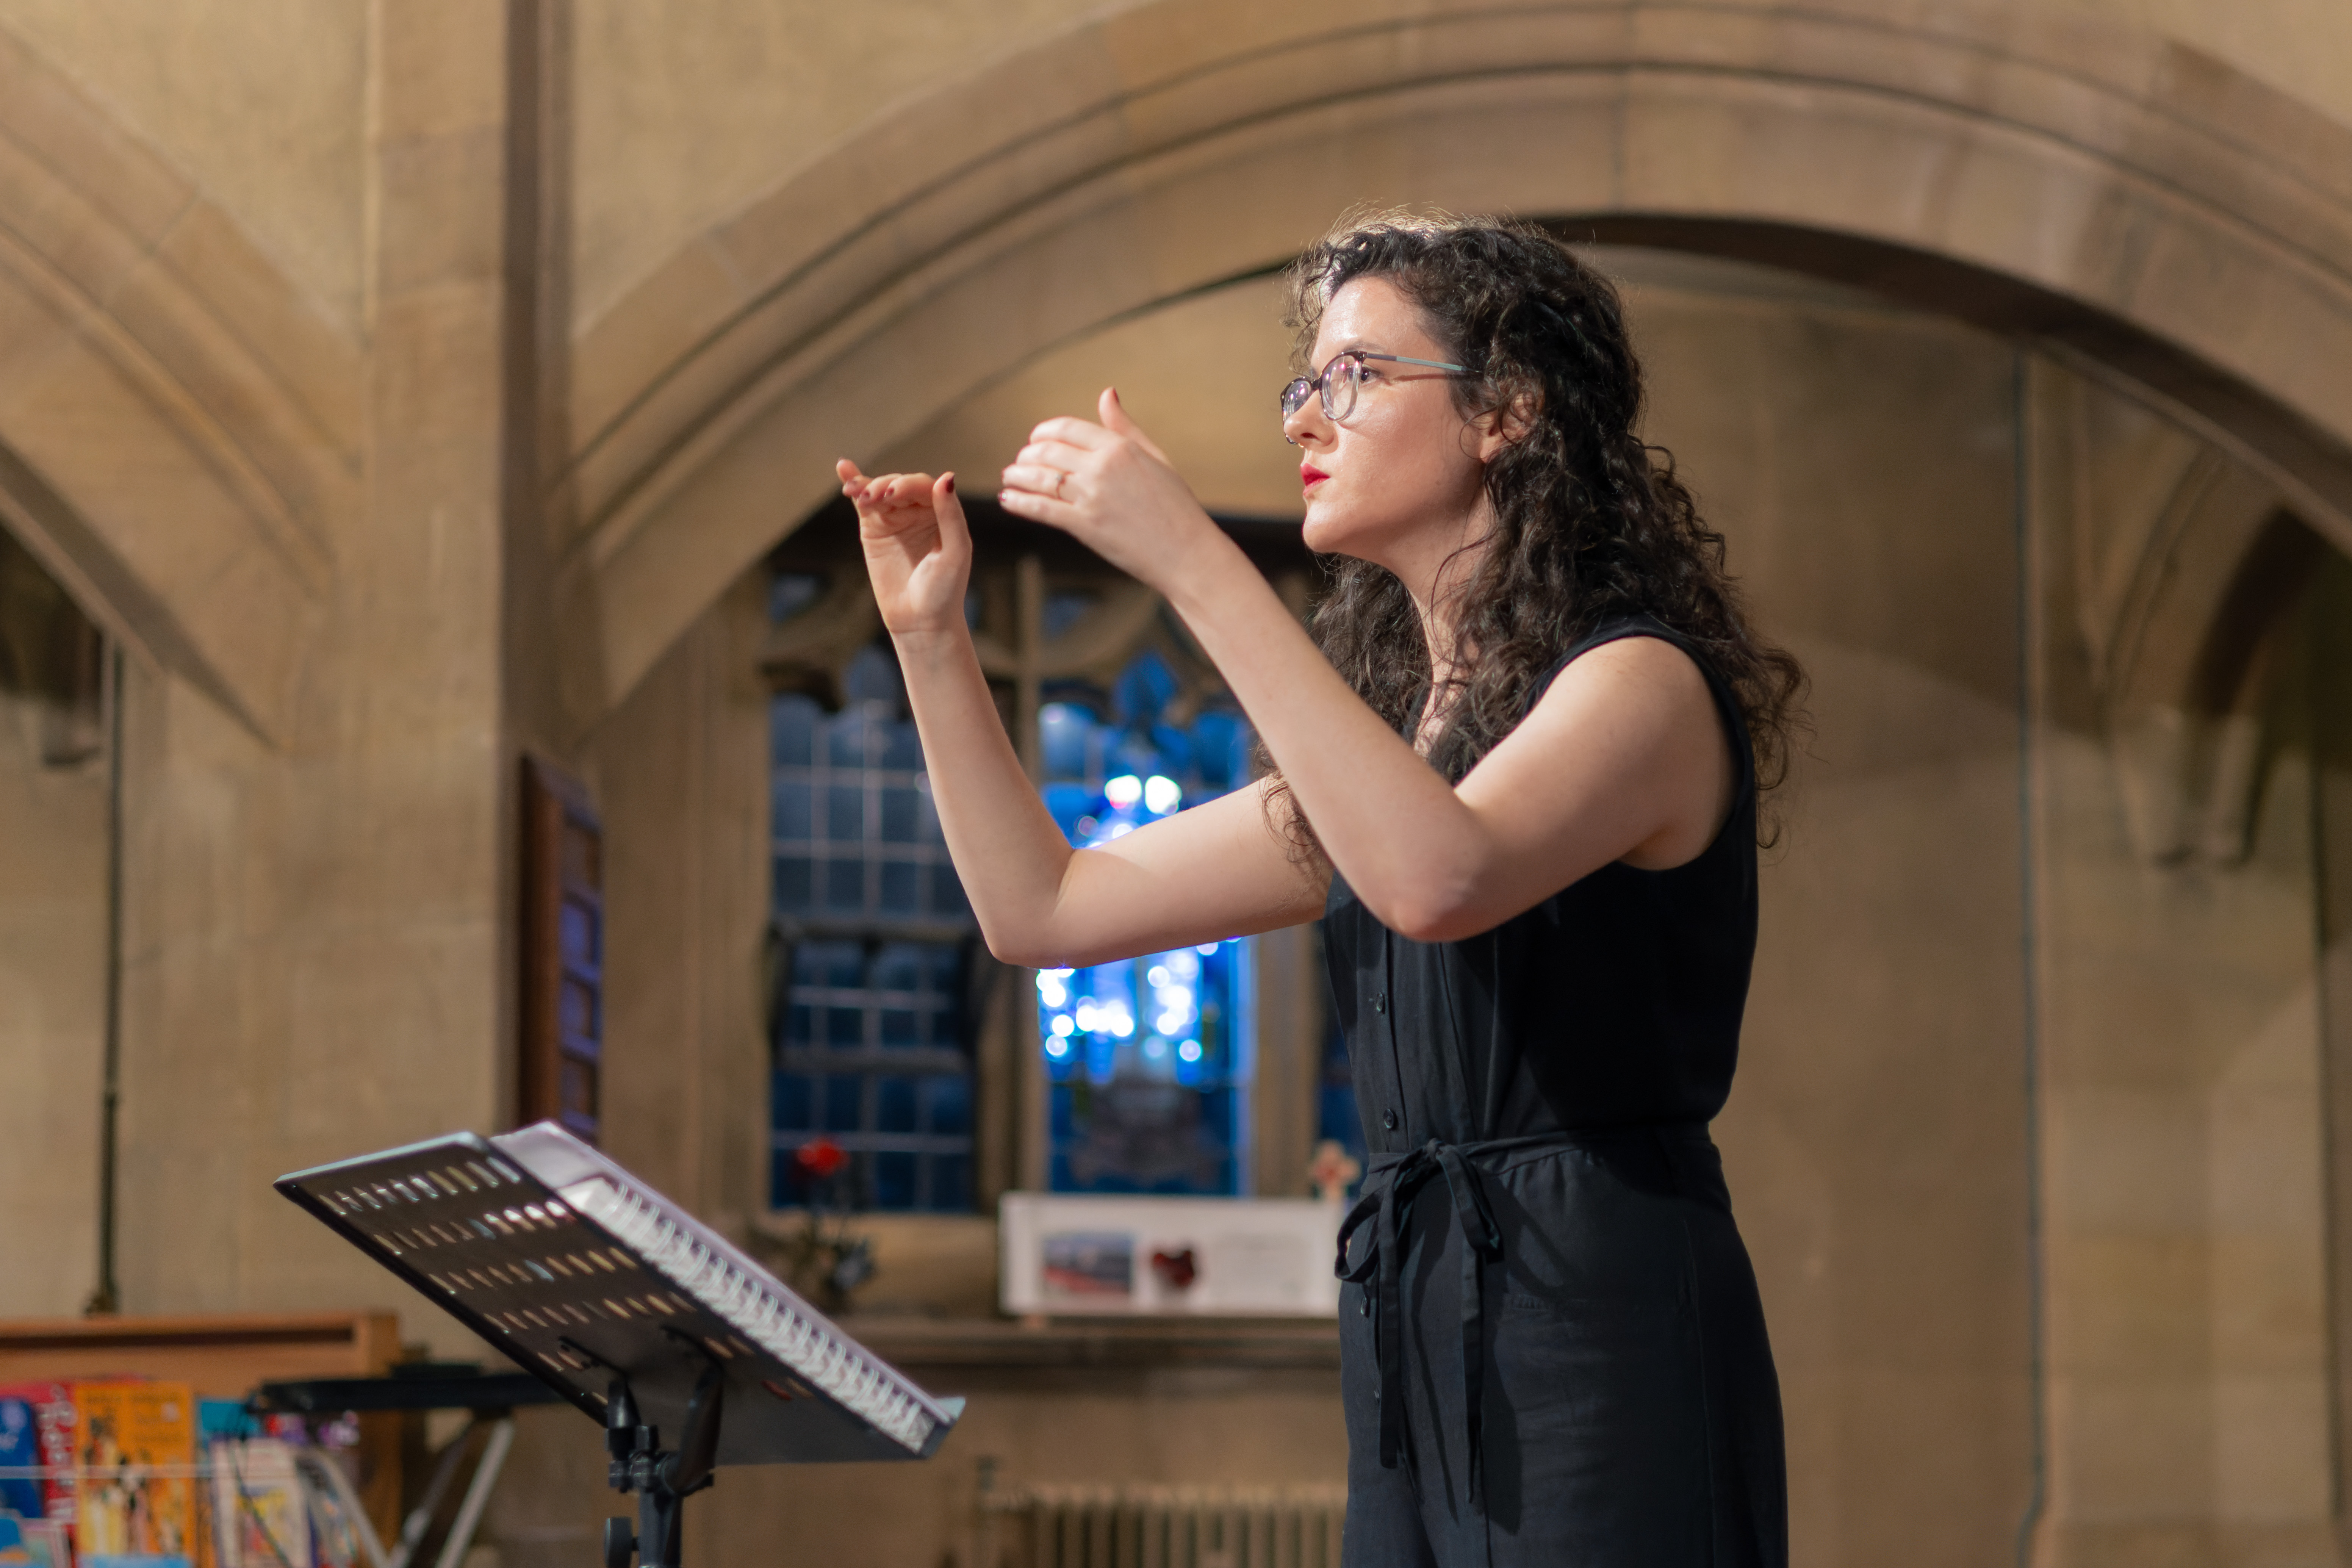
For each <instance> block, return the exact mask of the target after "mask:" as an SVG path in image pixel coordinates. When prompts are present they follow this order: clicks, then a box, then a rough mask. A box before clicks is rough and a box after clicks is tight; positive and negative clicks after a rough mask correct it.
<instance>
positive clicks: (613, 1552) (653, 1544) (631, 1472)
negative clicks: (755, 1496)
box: [604, 1364, 727, 1568]
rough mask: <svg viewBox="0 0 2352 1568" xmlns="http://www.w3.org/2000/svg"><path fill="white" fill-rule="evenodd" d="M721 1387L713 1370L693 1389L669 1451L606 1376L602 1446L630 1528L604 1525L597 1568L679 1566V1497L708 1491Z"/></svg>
mask: <svg viewBox="0 0 2352 1568" xmlns="http://www.w3.org/2000/svg"><path fill="white" fill-rule="evenodd" d="M726 1390H727V1383H726V1379H725V1377H724V1376H723V1375H722V1374H721V1373H720V1372H719V1368H718V1366H717V1365H715V1364H714V1365H712V1366H711V1367H709V1369H708V1370H706V1371H705V1372H704V1373H703V1374H702V1377H701V1380H700V1381H699V1382H698V1383H697V1384H695V1385H694V1397H693V1398H692V1399H690V1400H688V1403H687V1406H686V1430H685V1431H684V1432H683V1433H681V1434H680V1435H679V1437H678V1447H677V1452H676V1453H674V1454H666V1453H664V1452H662V1448H661V1432H660V1429H659V1428H658V1427H654V1426H640V1425H639V1424H638V1422H637V1402H636V1399H635V1396H634V1395H632V1394H630V1393H629V1384H628V1382H627V1380H626V1379H625V1378H614V1380H613V1383H612V1391H611V1393H610V1394H608V1395H607V1397H606V1400H605V1405H604V1447H605V1451H606V1452H607V1453H609V1454H610V1455H611V1456H612V1458H613V1464H612V1469H611V1472H610V1474H611V1481H612V1487H613V1489H614V1491H617V1492H620V1493H623V1494H624V1495H625V1494H627V1493H629V1492H635V1493H636V1494H637V1529H636V1533H635V1534H634V1535H632V1534H631V1533H630V1531H629V1521H627V1520H626V1519H625V1518H621V1519H608V1520H606V1521H604V1568H629V1558H630V1556H631V1555H632V1554H635V1557H636V1559H637V1563H638V1564H639V1568H682V1564H683V1563H684V1551H685V1538H686V1500H687V1499H688V1498H689V1497H691V1496H693V1495H694V1494H695V1493H696V1492H698V1491H700V1490H701V1489H703V1488H705V1487H707V1486H709V1484H710V1480H711V1470H712V1468H714V1467H715V1466H716V1464H717V1463H718V1458H719V1403H720V1400H721V1398H722V1396H723V1395H724V1394H725V1393H726Z"/></svg>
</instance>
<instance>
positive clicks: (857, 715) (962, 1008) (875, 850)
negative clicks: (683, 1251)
mask: <svg viewBox="0 0 2352 1568" xmlns="http://www.w3.org/2000/svg"><path fill="white" fill-rule="evenodd" d="M790 582H791V579H789V578H780V579H779V584H780V586H779V590H778V599H777V607H778V609H779V610H781V611H782V612H784V613H786V614H789V613H790V610H791V608H793V607H797V606H796V605H795V604H794V596H793V595H791V594H790V593H788V592H787V591H786V586H785V585H787V584H790ZM811 597H813V595H805V594H803V595H799V596H798V598H799V602H800V603H805V602H807V601H808V600H809V599H810V598H811ZM842 686H843V692H842V695H843V699H844V701H843V706H842V710H841V711H840V712H838V713H827V712H826V711H824V709H823V708H821V707H820V706H819V705H818V704H817V703H816V702H815V701H814V700H811V699H810V698H808V697H805V696H802V695H799V694H797V693H786V694H782V695H779V696H777V697H775V698H773V699H772V701H771V706H770V710H769V732H770V737H771V745H772V752H771V759H770V763H771V766H770V778H771V785H772V801H771V822H772V836H773V841H774V843H773V865H774V883H773V895H772V903H773V909H774V912H775V917H776V929H777V931H778V932H779V935H780V938H781V939H782V949H783V963H784V973H783V974H782V976H780V979H781V980H782V985H781V986H780V994H779V998H778V1004H779V1005H777V1007H776V1009H775V1012H776V1017H775V1019H774V1031H775V1038H774V1040H773V1046H774V1051H775V1070H774V1074H773V1078H772V1089H771V1094H772V1100H771V1112H772V1114H771V1123H772V1127H773V1129H774V1131H773V1149H772V1164H771V1169H772V1180H771V1190H770V1199H771V1201H772V1203H774V1204H776V1205H779V1206H781V1205H796V1204H800V1203H803V1202H805V1201H807V1198H808V1196H809V1194H807V1193H806V1192H805V1191H804V1190H803V1186H802V1180H803V1172H802V1168H801V1167H800V1166H799V1165H798V1164H797V1163H795V1162H794V1160H793V1154H794V1152H797V1151H798V1150H799V1149H800V1148H801V1147H802V1146H803V1144H805V1143H807V1142H811V1141H812V1140H814V1139H815V1138H817V1137H819V1136H823V1137H825V1138H828V1139H830V1140H832V1142H835V1144H837V1145H839V1146H840V1147H841V1148H842V1150H843V1151H845V1152H846V1153H847V1154H848V1155H849V1156H850V1159H849V1163H848V1165H847V1167H846V1170H845V1174H844V1175H843V1176H842V1177H841V1178H839V1180H840V1182H841V1184H842V1186H843V1189H844V1190H843V1191H841V1192H840V1193H838V1194H835V1195H836V1199H837V1200H838V1199H841V1198H845V1199H847V1200H848V1201H849V1202H851V1203H854V1204H855V1205H856V1206H858V1207H861V1208H876V1209H902V1210H903V1209H929V1210H944V1211H965V1210H969V1209H970V1208H971V1205H972V1100H973V1096H972V1082H971V1038H972V1034H973V1030H972V1028H971V1019H970V1017H969V1011H968V1010H969V1000H968V992H969V990H970V986H969V983H968V976H969V971H970V965H971V957H972V952H971V947H972V941H973V939H972V936H971V910H970V909H969V907H968V906H967V905H966V904H965V902H964V897H963V889H962V886H961V883H959V882H958V881H957V879H956V875H955V868H953V867H952V866H951V865H950V864H949V861H948V854H947V847H946V844H945V843H944V841H943V840H942V839H941V837H940V825H939V816H938V814H937V813H936V812H935V811H934V810H933V809H932V805H931V800H930V795H929V787H928V783H929V781H928V780H927V778H926V777H925V774H924V773H923V757H922V748H921V746H920V745H919V742H917V739H916V735H915V726H914V724H913V723H912V722H911V721H909V720H908V718H907V716H906V713H905V711H904V700H903V696H902V693H901V691H900V689H899V686H898V669H897V666H896V665H895V663H894V662H893V661H892V659H891V656H890V654H889V652H888V650H887V648H886V647H882V646H880V645H878V644H877V645H876V646H873V647H867V648H866V649H864V650H863V651H861V652H860V653H858V654H857V655H856V658H854V659H853V660H852V661H851V662H850V665H849V668H848V670H847V672H846V674H845V678H844V679H843V682H842Z"/></svg>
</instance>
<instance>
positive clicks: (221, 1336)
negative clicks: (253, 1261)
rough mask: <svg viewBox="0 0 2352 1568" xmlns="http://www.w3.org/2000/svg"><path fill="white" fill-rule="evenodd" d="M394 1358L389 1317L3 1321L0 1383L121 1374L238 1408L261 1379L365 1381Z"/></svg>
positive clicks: (395, 1328) (396, 1344)
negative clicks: (177, 1386)
mask: <svg viewBox="0 0 2352 1568" xmlns="http://www.w3.org/2000/svg"><path fill="white" fill-rule="evenodd" d="M399 1359H400V1324H399V1320H398V1319H397V1318H395V1317H394V1315H393V1314H392V1313H390V1312H297V1313H271V1314H235V1315H226V1314H225V1315H219V1316H212V1315H207V1316H203V1317H193V1316H192V1317H174V1318H6V1319H0V1381H6V1382H12V1383H13V1382H35V1381H40V1380H44V1379H57V1380H59V1381H68V1382H69V1381H71V1380H73V1379H75V1378H95V1377H106V1376H110V1375H112V1374H115V1373H124V1374H129V1375H134V1376H139V1377H153V1378H162V1379H166V1380H169V1381H171V1382H173V1383H185V1384H189V1385H190V1386H191V1387H193V1388H194V1390H195V1392H196V1393H197V1394H198V1395H200V1396H201V1397H204V1398H208V1399H242V1398H244V1397H245V1396H246V1395H247V1394H249V1393H251V1392H252V1391H253V1388H254V1385H255V1384H258V1383H260V1382H261V1381H262V1380H264V1379H265V1378H306V1377H372V1376H376V1375H378V1374H381V1373H383V1371H384V1370H385V1369H386V1368H388V1367H390V1366H391V1365H392V1363H394V1362H395V1361H397V1360H399Z"/></svg>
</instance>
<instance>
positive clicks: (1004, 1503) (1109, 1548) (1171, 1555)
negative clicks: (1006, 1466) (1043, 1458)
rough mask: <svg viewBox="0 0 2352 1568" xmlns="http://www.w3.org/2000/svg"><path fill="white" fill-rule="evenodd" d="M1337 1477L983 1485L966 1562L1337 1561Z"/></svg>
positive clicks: (1343, 1503)
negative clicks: (1295, 1482)
mask: <svg viewBox="0 0 2352 1568" xmlns="http://www.w3.org/2000/svg"><path fill="white" fill-rule="evenodd" d="M1347 1509H1348V1489H1347V1488H1346V1487H1345V1486H1297V1487H1163V1486H1095V1487H1088V1486H1021V1487H1006V1488H1002V1489H990V1490H986V1491H983V1492H982V1493H981V1498H980V1521H979V1523H980V1531H979V1539H978V1541H977V1542H976V1543H975V1546H976V1550H975V1551H974V1552H973V1568H1339V1521H1340V1520H1341V1519H1342V1518H1343V1517H1344V1516H1345V1514H1346V1513H1347Z"/></svg>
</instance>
